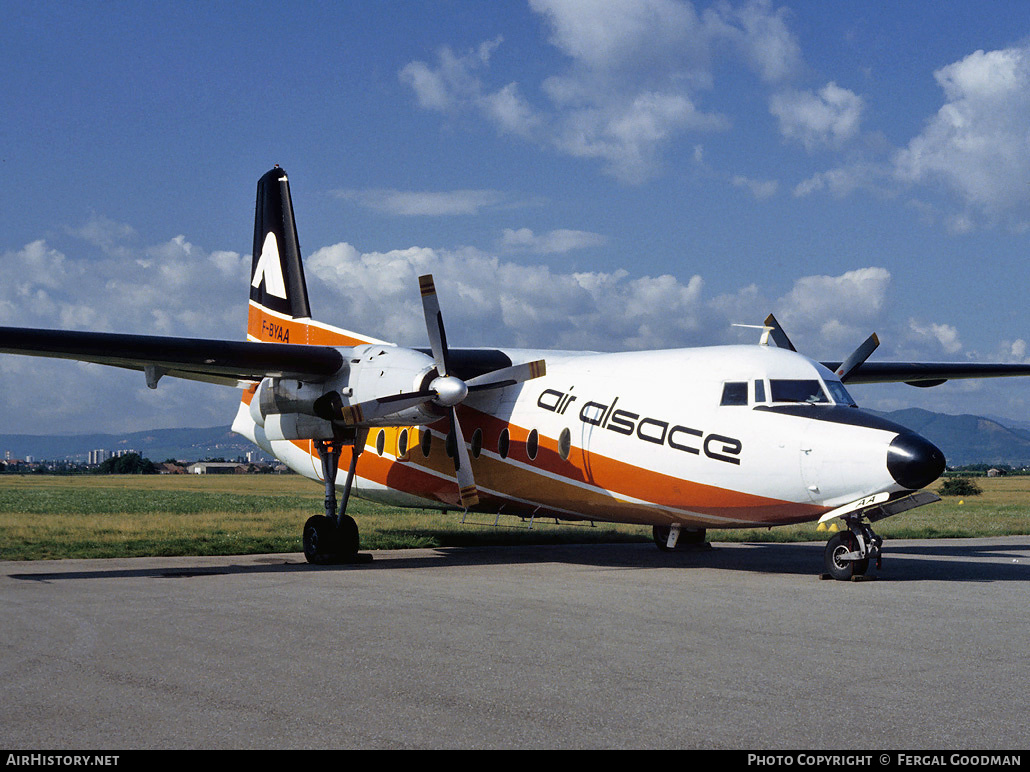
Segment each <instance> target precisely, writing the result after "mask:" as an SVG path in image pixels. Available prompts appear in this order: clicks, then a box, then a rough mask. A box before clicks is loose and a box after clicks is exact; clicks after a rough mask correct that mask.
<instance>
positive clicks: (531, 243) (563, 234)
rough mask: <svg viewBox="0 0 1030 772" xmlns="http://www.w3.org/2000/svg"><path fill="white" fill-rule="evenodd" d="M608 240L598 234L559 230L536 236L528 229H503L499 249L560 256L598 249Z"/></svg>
mask: <svg viewBox="0 0 1030 772" xmlns="http://www.w3.org/2000/svg"><path fill="white" fill-rule="evenodd" d="M607 241H608V239H607V238H606V237H604V236H602V235H601V234H599V233H591V232H589V231H577V230H569V229H565V228H560V229H558V230H553V231H550V232H549V233H542V234H539V235H538V234H536V233H534V232H533V231H532V230H530V229H529V228H517V229H515V228H505V229H504V233H503V235H502V236H501V243H500V247H501V249H502V251H505V252H531V253H533V254H538V255H551V254H562V253H564V252H571V251H572V250H574V249H586V248H589V247H599V246H603V245H604V244H605V243H607Z"/></svg>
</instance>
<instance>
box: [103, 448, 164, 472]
mask: <svg viewBox="0 0 1030 772" xmlns="http://www.w3.org/2000/svg"><path fill="white" fill-rule="evenodd" d="M95 473H96V474H157V467H156V466H154V462H153V461H151V460H150V459H149V458H143V457H142V456H140V454H139V453H126V454H125V455H124V456H115V457H113V458H109V459H107V460H106V461H104V462H103V463H102V464H101V465H100V466H98V467H97V468H96V472H95Z"/></svg>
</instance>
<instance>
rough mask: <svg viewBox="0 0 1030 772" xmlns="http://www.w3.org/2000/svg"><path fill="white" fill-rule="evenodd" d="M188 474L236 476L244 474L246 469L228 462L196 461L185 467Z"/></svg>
mask: <svg viewBox="0 0 1030 772" xmlns="http://www.w3.org/2000/svg"><path fill="white" fill-rule="evenodd" d="M186 471H188V472H189V473H190V474H236V473H237V472H246V471H247V467H246V466H244V465H242V464H237V463H234V462H228V461H198V462H197V463H195V464H190V465H189V466H188V467H186Z"/></svg>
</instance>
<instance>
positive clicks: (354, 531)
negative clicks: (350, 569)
mask: <svg viewBox="0 0 1030 772" xmlns="http://www.w3.org/2000/svg"><path fill="white" fill-rule="evenodd" d="M358 545H359V538H358V524H357V523H356V522H354V518H353V517H351V516H350V515H340V525H339V526H338V527H337V529H336V552H337V554H338V555H339V556H340V557H341V558H342V559H344V560H347V559H349V558H352V557H354V556H355V555H356V554H358Z"/></svg>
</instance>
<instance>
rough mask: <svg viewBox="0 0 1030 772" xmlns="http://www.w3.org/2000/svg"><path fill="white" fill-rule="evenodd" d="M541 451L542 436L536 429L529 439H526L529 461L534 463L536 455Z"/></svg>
mask: <svg viewBox="0 0 1030 772" xmlns="http://www.w3.org/2000/svg"><path fill="white" fill-rule="evenodd" d="M539 449H540V435H539V434H538V433H537V431H536V429H534V430H533V431H531V432H530V433H529V437H528V438H527V439H526V455H527V456H529V460H530V461H532V460H534V459H535V458H536V453H537V451H538V450H539Z"/></svg>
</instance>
